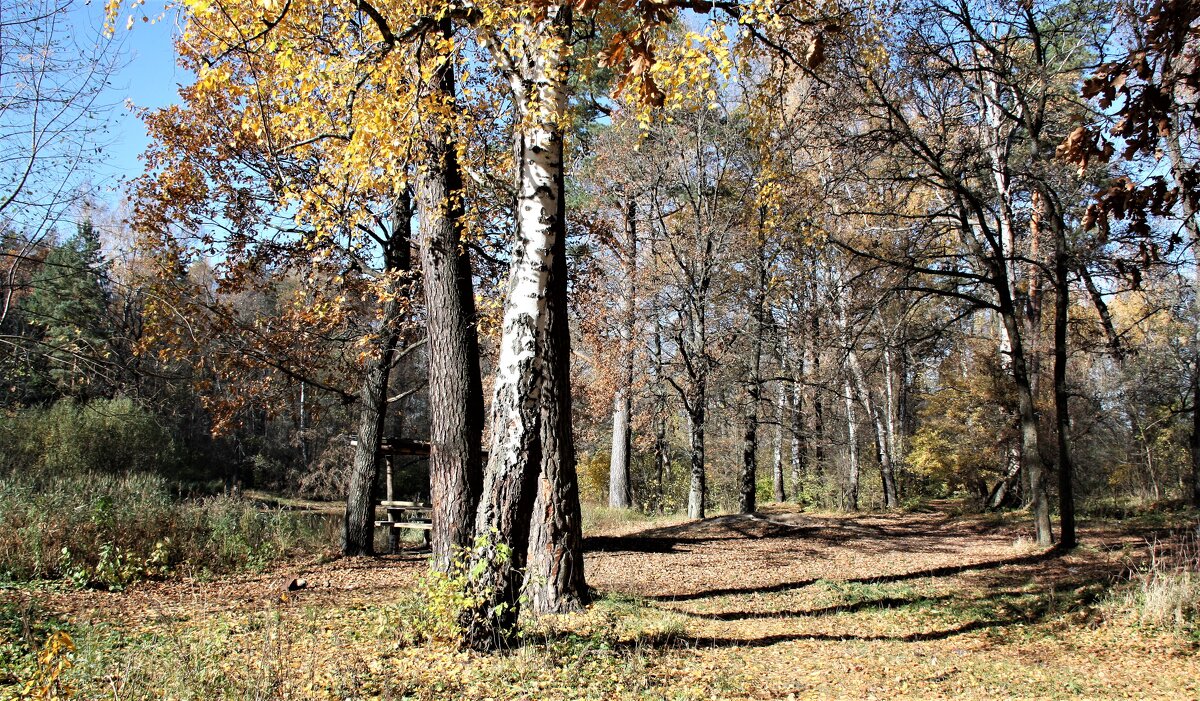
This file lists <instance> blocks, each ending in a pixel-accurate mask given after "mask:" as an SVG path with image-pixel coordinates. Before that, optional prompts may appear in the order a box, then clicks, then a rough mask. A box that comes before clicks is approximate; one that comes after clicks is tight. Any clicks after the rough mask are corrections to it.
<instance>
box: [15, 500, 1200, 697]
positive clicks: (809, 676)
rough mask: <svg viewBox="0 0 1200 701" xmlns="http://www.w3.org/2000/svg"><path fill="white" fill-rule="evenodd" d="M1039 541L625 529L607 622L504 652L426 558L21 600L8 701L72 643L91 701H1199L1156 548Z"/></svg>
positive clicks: (612, 546) (837, 527)
mask: <svg viewBox="0 0 1200 701" xmlns="http://www.w3.org/2000/svg"><path fill="white" fill-rule="evenodd" d="M1026 530H1027V529H1026V527H1025V525H1024V523H1023V522H1018V521H1014V520H1011V519H1002V518H993V517H984V516H970V515H957V514H952V513H950V512H948V511H945V510H935V511H931V512H927V513H909V514H875V515H825V514H821V515H813V514H806V513H801V512H799V511H798V510H795V509H793V508H787V507H776V508H771V509H769V510H767V511H765V512H764V513H762V514H759V515H756V516H719V517H716V518H711V519H708V520H704V521H699V522H680V521H678V520H675V521H671V522H663V521H657V522H624V523H617V524H609V525H607V526H602V527H600V528H596V529H593V530H592V532H590V533H589V534H588V538H587V548H588V560H587V567H588V580H589V582H590V583H591V585H592V586H593V587H595V589H596V591H597V596H598V601H597V603H596V605H595V606H593V607H592V608H591V609H590V610H589V611H587V612H585V613H582V614H576V615H572V616H566V617H549V618H546V619H542V620H539V621H530V622H529V623H528V624H527V626H526V630H525V634H524V641H523V644H522V645H521V646H520V647H518V648H517V649H514V650H512V651H510V652H508V653H504V654H495V655H477V654H473V653H464V652H459V651H457V650H455V649H453V648H452V647H451V646H449V645H447V644H443V643H440V642H437V641H436V640H435V641H433V642H428V641H427V639H428V638H429V637H433V638H435V639H436V638H437V637H438V633H437V630H431V629H430V628H429V627H428V626H429V623H428V620H426V619H427V618H428V616H427V615H426V613H424V612H422V611H421V610H419V609H420V607H421V606H422V605H423V601H424V600H423V599H422V598H421V597H420V596H419V595H418V594H416V593H415V592H414V590H415V589H419V588H420V580H421V577H422V574H423V572H424V568H425V563H424V560H423V557H422V556H421V555H420V554H416V553H413V554H405V555H395V556H385V557H381V558H377V559H361V558H360V559H349V560H336V561H333V562H327V563H319V562H315V561H314V562H311V563H298V564H296V565H294V566H293V567H292V568H291V569H288V570H287V571H277V572H274V573H272V574H270V575H262V576H243V577H235V578H221V579H215V580H212V581H194V580H189V581H172V582H149V583H144V584H139V585H136V586H133V587H131V588H129V589H127V590H126V591H123V592H97V591H88V590H72V589H67V588H62V589H56V588H54V587H46V586H43V587H39V588H34V589H30V588H22V589H10V590H5V591H0V605H2V606H3V610H4V611H7V612H8V613H7V614H6V616H7V617H6V619H5V621H6V622H5V623H4V625H5V626H7V627H8V629H9V631H8V633H5V632H4V630H3V627H2V626H0V636H4V635H7V636H8V638H7V639H8V640H9V643H8V644H7V645H8V647H7V648H5V647H3V646H0V698H3V697H4V696H5V695H6V694H7V695H13V694H15V693H17V691H18V690H19V684H18V679H19V678H20V676H21V674H22V671H21V670H20V669H17V667H18V666H19V661H18V660H17V657H18V655H17V650H16V643H14V642H13V641H14V640H16V639H17V638H20V637H21V636H26V637H36V636H37V634H38V633H39V631H40V632H41V633H42V634H43V636H45V635H48V634H49V632H50V631H52V630H57V629H60V628H61V629H65V630H67V631H68V632H69V633H70V635H71V636H72V639H73V640H74V643H75V645H76V646H77V649H76V651H75V652H74V654H73V657H72V658H71V661H72V663H73V667H71V668H70V669H66V670H65V671H63V673H62V676H61V680H60V681H61V682H62V684H63V690H64V691H69V692H72V693H74V694H75V695H76V696H77V697H79V698H113V699H134V698H178V699H213V698H297V699H308V698H313V699H327V698H336V699H369V698H384V699H408V698H412V699H442V698H467V699H484V698H495V699H501V698H505V699H508V698H512V699H558V698H586V699H605V700H606V701H607V700H612V699H708V698H720V699H789V698H861V699H871V698H877V699H894V698H921V699H927V698H989V699H990V698H995V699H1001V698H1037V699H1041V698H1089V699H1090V698H1139V699H1142V698H1164V699H1166V698H1170V699H1182V698H1200V658H1198V657H1197V655H1196V651H1197V647H1196V637H1195V635H1194V633H1193V632H1192V631H1191V630H1190V629H1188V628H1186V627H1185V628H1180V627H1178V626H1174V627H1165V628H1164V627H1154V626H1148V625H1145V624H1144V623H1139V622H1138V620H1137V617H1136V615H1133V614H1132V613H1130V612H1128V611H1123V610H1122V608H1121V606H1120V604H1119V602H1120V601H1122V600H1124V599H1123V598H1122V597H1123V596H1125V595H1124V594H1122V592H1125V591H1127V590H1128V588H1129V587H1130V581H1129V579H1130V575H1131V573H1132V572H1135V571H1136V570H1137V569H1138V568H1139V567H1141V566H1143V565H1144V563H1145V559H1146V557H1147V555H1148V552H1149V548H1150V545H1149V542H1148V541H1152V540H1153V539H1154V538H1155V537H1156V532H1155V531H1153V530H1152V529H1149V528H1146V529H1139V528H1135V527H1133V526H1130V525H1128V524H1126V525H1123V526H1121V525H1116V524H1113V523H1109V522H1104V523H1101V522H1097V523H1091V524H1085V527H1084V529H1083V531H1082V537H1083V540H1084V543H1085V545H1084V546H1083V547H1081V548H1079V549H1077V550H1075V551H1073V552H1070V553H1066V554H1063V553H1059V552H1056V551H1041V550H1038V549H1035V548H1034V547H1032V545H1031V544H1030V542H1029V540H1028V539H1027V538H1026V537H1025V535H1024V534H1025V533H1026ZM296 579H303V580H304V582H303V584H304V586H303V588H300V589H294V590H292V591H288V584H292V585H293V587H294V586H295V584H294V582H293V580H296ZM1126 598H1127V597H1126ZM416 621H425V622H424V623H421V624H420V625H418V624H417V623H415V622H416ZM420 626H425V627H424V628H421V627H420ZM3 640H5V638H4V637H0V641H3ZM10 648H11V649H10ZM6 650H7V652H6ZM6 655H7V658H6V657H5V656H6ZM6 663H7V665H8V671H5V664H6ZM24 673H28V669H26V670H24ZM6 675H7V679H6V678H5V676H6ZM67 686H70V687H71V688H69V689H67V688H66V687H67Z"/></svg>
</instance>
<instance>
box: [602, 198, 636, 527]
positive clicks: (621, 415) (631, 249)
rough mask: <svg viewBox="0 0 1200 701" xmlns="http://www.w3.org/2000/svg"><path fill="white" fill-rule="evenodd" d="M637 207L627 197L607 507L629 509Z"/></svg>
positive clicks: (630, 499) (630, 497) (631, 501)
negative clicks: (618, 362)
mask: <svg viewBox="0 0 1200 701" xmlns="http://www.w3.org/2000/svg"><path fill="white" fill-rule="evenodd" d="M636 215H637V205H636V203H635V201H634V200H633V198H631V197H629V196H628V195H626V201H625V242H624V243H625V251H624V253H625V260H624V261H622V267H623V272H624V274H625V285H624V289H623V290H622V292H623V295H622V299H621V383H620V385H619V386H618V387H617V391H616V393H615V394H614V396H613V433H612V453H611V455H610V458H609V466H608V505H609V507H611V508H614V509H628V508H629V507H630V506H632V504H633V497H632V495H631V494H630V486H629V461H630V458H631V455H630V453H631V449H632V445H633V433H632V430H631V427H630V421H631V417H632V412H633V397H632V392H633V326H634V308H635V307H634V305H635V295H636V294H637V288H636V285H635V283H634V274H635V271H636V269H637V224H636V220H635V217H636Z"/></svg>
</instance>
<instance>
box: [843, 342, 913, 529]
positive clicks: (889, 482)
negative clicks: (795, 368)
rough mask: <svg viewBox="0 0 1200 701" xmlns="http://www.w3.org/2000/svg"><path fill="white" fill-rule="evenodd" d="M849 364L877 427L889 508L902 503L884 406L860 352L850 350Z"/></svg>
mask: <svg viewBox="0 0 1200 701" xmlns="http://www.w3.org/2000/svg"><path fill="white" fill-rule="evenodd" d="M846 360H847V365H848V366H849V370H850V373H851V376H852V377H853V378H854V385H855V387H857V389H858V397H859V401H861V402H862V405H863V408H864V409H865V410H866V412H867V416H868V417H869V418H870V419H871V426H872V427H873V428H874V429H875V455H876V457H877V458H878V460H879V476H880V478H881V480H882V482H883V504H884V506H886V507H887V508H889V509H893V508H895V507H897V506H899V505H900V503H899V500H898V499H897V498H896V476H895V473H894V472H893V470H892V457H891V455H890V452H891V451H890V450H888V441H887V430H886V429H885V428H884V419H883V413H882V408H881V407H880V406H879V405H878V404H877V403H876V402H875V400H874V399H873V398H872V397H871V388H870V387H868V386H867V381H866V377H865V376H864V375H863V371H862V366H861V365H860V364H859V362H858V353H855V352H854V351H853V350H851V351H849V353H847V356H846Z"/></svg>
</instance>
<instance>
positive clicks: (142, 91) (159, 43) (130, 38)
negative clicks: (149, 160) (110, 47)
mask: <svg viewBox="0 0 1200 701" xmlns="http://www.w3.org/2000/svg"><path fill="white" fill-rule="evenodd" d="M162 12H163V8H162V3H161V2H148V3H147V4H146V5H144V6H142V7H141V8H139V12H138V13H137V17H136V20H137V21H135V22H134V26H133V28H132V29H129V30H127V29H126V28H125V23H126V20H127V18H128V14H127V13H126V14H123V15H121V17H120V20H119V21H118V22H117V25H118V26H117V31H116V36H115V37H114V38H115V40H116V41H117V42H118V44H119V50H120V52H121V56H122V57H123V58H124V62H123V64H124V65H123V67H122V69H121V70H120V71H119V72H118V73H117V74H116V75H114V76H113V77H112V80H111V81H110V85H109V87H108V91H107V93H108V94H107V99H106V100H104V102H105V103H107V104H111V105H113V109H112V114H111V120H112V141H111V142H110V143H109V144H108V145H107V146H106V147H105V152H104V158H103V159H102V161H101V163H100V164H99V166H98V168H97V172H96V173H95V175H94V177H93V183H94V184H96V185H98V186H100V188H101V191H102V196H103V198H104V199H105V200H107V201H108V202H109V203H110V204H115V203H116V202H117V201H119V200H120V199H121V198H122V197H121V183H122V182H123V181H126V180H129V179H132V178H135V177H137V176H138V175H139V174H141V172H142V164H141V162H140V161H139V160H138V155H139V154H140V153H141V152H142V151H143V150H144V149H145V147H146V144H147V138H146V130H145V128H144V127H143V125H142V122H141V120H139V119H138V118H137V115H136V114H135V112H134V109H131V108H130V107H127V106H126V103H128V104H129V105H131V106H132V108H140V107H150V108H154V107H163V106H166V105H169V104H172V103H173V102H176V101H177V100H178V86H179V85H180V84H184V85H186V84H188V83H190V82H191V81H192V78H193V76H192V75H191V74H190V73H188V72H187V71H185V70H183V69H181V68H178V67H177V66H176V65H175V50H174V47H173V45H172V37H173V35H174V34H175V33H176V29H175V21H174V17H173V16H172V15H168V16H167V17H165V18H163V19H162V20H159V21H157V22H156V23H155V24H150V23H146V22H142V21H141V17H142V16H143V15H146V16H148V17H150V18H151V19H155V18H157V17H158V16H159V15H161V14H162ZM103 21H104V7H103V3H102V2H101V0H92V1H91V2H90V3H89V4H86V5H85V4H83V3H79V4H77V5H76V7H75V9H74V22H75V25H76V27H77V28H78V29H80V30H84V31H83V32H81V33H84V35H85V36H86V35H88V34H91V33H93V32H95V31H97V30H98V29H99V28H100V27H102V26H103ZM85 32H86V33H85Z"/></svg>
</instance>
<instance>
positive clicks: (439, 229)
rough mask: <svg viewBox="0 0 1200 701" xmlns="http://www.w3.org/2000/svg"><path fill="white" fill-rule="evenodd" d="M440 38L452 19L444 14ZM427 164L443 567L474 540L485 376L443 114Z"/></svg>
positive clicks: (439, 81)
mask: <svg viewBox="0 0 1200 701" xmlns="http://www.w3.org/2000/svg"><path fill="white" fill-rule="evenodd" d="M437 33H438V34H440V36H441V37H443V38H445V37H449V36H450V34H451V26H450V22H449V20H444V21H443V22H442V23H441V26H440V27H439V29H438V31H437ZM431 59H432V60H434V61H437V62H438V66H439V67H438V69H437V70H434V71H432V72H431V73H430V74H429V76H428V78H427V80H426V81H425V89H426V91H427V95H426V96H425V97H426V99H428V100H429V101H430V102H431V103H434V105H433V106H442V105H446V104H450V105H453V103H454V100H455V75H454V61H453V60H452V58H451V57H450V56H436V57H431ZM424 136H425V148H426V154H425V157H426V164H425V167H424V168H420V169H418V171H417V183H416V184H417V204H418V212H419V217H420V232H421V266H422V273H423V275H422V280H423V282H424V288H425V302H426V305H425V306H426V310H427V312H426V313H427V322H426V330H427V337H428V343H429V346H428V348H429V355H428V357H429V412H430V426H429V444H430V452H429V493H430V501H431V502H432V503H433V529H432V531H431V533H430V544H431V546H432V549H433V566H434V567H435V568H437V569H440V570H443V571H445V570H446V569H447V568H448V567H449V565H450V562H451V559H452V558H453V556H454V551H455V549H456V548H465V547H469V546H470V545H471V544H472V542H473V540H474V535H475V521H474V518H475V511H476V508H477V506H478V501H479V492H480V489H481V488H482V483H483V465H482V462H483V458H482V450H483V446H482V440H483V420H484V418H483V417H484V413H483V412H484V401H483V382H482V378H481V377H480V367H479V340H478V336H477V332H476V329H475V290H474V283H473V282H472V279H471V261H470V257H469V256H468V254H467V252H466V251H465V250H464V249H463V248H462V242H461V236H462V226H463V202H462V198H463V183H462V172H461V170H460V167H459V163H458V153H457V150H456V149H455V147H454V145H453V144H452V143H451V142H452V139H453V133H452V130H451V128H450V126H449V125H448V124H447V123H445V122H444V120H430V121H429V122H428V123H427V126H426V127H425V134H424Z"/></svg>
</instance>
